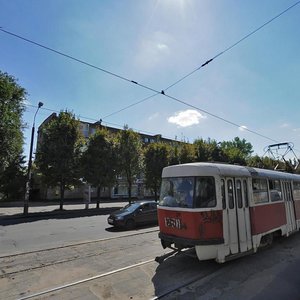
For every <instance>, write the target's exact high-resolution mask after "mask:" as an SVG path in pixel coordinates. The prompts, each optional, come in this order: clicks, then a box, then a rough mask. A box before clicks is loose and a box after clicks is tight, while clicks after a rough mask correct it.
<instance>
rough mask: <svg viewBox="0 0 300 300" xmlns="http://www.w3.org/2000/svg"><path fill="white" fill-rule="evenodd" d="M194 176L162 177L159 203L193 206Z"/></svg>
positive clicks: (174, 205) (162, 204) (172, 205)
mask: <svg viewBox="0 0 300 300" xmlns="http://www.w3.org/2000/svg"><path fill="white" fill-rule="evenodd" d="M194 182H195V180H194V177H182V178H177V177H176V178H163V180H162V184H161V192H160V200H159V205H161V206H171V207H193V202H194V185H195V184H194Z"/></svg>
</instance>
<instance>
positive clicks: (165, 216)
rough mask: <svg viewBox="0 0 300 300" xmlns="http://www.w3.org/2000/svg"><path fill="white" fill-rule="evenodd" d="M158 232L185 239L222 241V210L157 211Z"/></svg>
mask: <svg viewBox="0 0 300 300" xmlns="http://www.w3.org/2000/svg"><path fill="white" fill-rule="evenodd" d="M158 222H159V227H160V231H161V232H162V233H164V234H168V235H173V236H176V237H182V238H186V239H203V240H206V239H207V240H210V239H222V238H223V225H222V223H223V214H222V210H214V211H203V212H190V211H170V210H164V209H158Z"/></svg>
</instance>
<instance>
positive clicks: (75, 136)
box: [36, 111, 82, 210]
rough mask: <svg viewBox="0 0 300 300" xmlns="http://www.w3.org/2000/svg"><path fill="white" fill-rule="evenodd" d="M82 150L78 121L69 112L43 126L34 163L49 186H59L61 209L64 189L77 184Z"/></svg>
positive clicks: (61, 113) (62, 113)
mask: <svg viewBox="0 0 300 300" xmlns="http://www.w3.org/2000/svg"><path fill="white" fill-rule="evenodd" d="M81 149H82V140H81V134H80V132H79V121H78V120H76V119H75V116H74V115H73V114H72V113H71V112H68V111H65V112H60V114H59V115H58V116H57V117H56V118H53V119H52V120H51V121H50V122H49V123H47V124H46V125H45V126H44V127H43V128H42V132H41V143H40V144H39V145H38V147H37V155H36V157H37V159H36V164H37V167H38V169H39V171H40V173H42V175H43V178H44V181H45V182H46V183H47V185H48V186H52V187H55V186H57V185H59V187H60V209H61V210H62V209H63V203H64V193H65V189H66V188H67V187H69V186H71V185H74V184H77V183H78V179H79V159H80V154H81Z"/></svg>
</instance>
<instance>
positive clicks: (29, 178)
mask: <svg viewBox="0 0 300 300" xmlns="http://www.w3.org/2000/svg"><path fill="white" fill-rule="evenodd" d="M43 105H44V103H43V102H39V103H38V108H37V110H36V112H35V114H34V117H33V124H32V128H31V141H30V152H29V161H28V169H27V178H26V191H25V198H24V215H27V214H28V203H29V195H30V191H31V166H32V150H33V140H34V131H35V128H34V126H35V117H36V114H37V112H38V111H39V109H40V108H41V107H42V106H43Z"/></svg>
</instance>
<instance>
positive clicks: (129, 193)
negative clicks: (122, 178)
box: [128, 182, 131, 204]
mask: <svg viewBox="0 0 300 300" xmlns="http://www.w3.org/2000/svg"><path fill="white" fill-rule="evenodd" d="M128 201H129V204H131V182H130V183H129V182H128Z"/></svg>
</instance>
